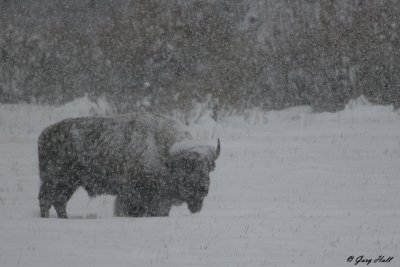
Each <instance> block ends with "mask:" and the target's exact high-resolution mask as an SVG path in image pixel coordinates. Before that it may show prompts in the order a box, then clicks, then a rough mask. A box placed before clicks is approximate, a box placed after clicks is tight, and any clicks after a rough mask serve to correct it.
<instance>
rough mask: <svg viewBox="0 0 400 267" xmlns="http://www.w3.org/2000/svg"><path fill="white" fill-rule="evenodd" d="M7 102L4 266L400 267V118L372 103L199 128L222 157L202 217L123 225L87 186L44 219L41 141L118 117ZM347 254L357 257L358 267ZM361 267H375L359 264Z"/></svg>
mask: <svg viewBox="0 0 400 267" xmlns="http://www.w3.org/2000/svg"><path fill="white" fill-rule="evenodd" d="M107 110H108V106H107V104H106V103H105V102H101V103H99V105H97V104H94V103H92V102H90V101H89V100H88V99H87V98H83V99H78V100H76V101H74V102H72V103H69V104H67V105H65V106H63V107H59V108H54V107H40V106H31V105H0V266H5V267H8V266H41V267H43V266H59V267H61V266H75V267H78V266H96V267H100V266H129V267H131V266H218V267H219V266H229V267H231V266H334V267H337V266H353V265H354V264H355V259H356V258H357V257H358V256H362V255H363V256H364V259H369V258H371V259H375V258H377V257H378V256H380V255H384V256H386V257H390V256H392V257H394V259H393V260H392V261H391V262H390V263H373V262H372V263H371V264H370V266H371V265H378V266H393V267H394V266H400V113H399V112H398V111H393V108H391V107H384V106H372V105H370V104H369V103H368V102H367V101H365V100H364V99H363V98H360V99H358V100H356V101H353V102H351V103H350V104H349V105H348V106H347V107H346V109H345V110H344V111H342V112H338V113H333V114H332V113H322V114H313V113H312V112H311V109H310V108H308V107H297V108H292V109H288V110H284V111H279V112H278V111H276V112H268V113H263V112H260V111H257V110H254V111H251V112H249V113H248V114H247V115H245V116H229V117H225V118H223V119H221V121H220V122H218V123H217V124H216V123H215V122H213V121H212V120H211V119H209V118H208V117H204V118H201V119H198V120H197V122H198V123H197V124H196V125H193V126H192V130H193V131H194V132H195V134H196V136H198V138H199V139H208V140H209V141H210V142H213V143H215V144H216V138H217V137H219V138H220V139H221V146H222V151H221V156H220V158H219V159H218V161H217V168H216V171H215V172H213V173H212V182H211V188H210V193H209V196H208V197H207V198H206V200H205V205H204V208H203V210H202V211H201V212H200V213H199V214H196V215H191V214H189V211H188V210H187V208H186V207H177V208H174V209H173V210H172V212H171V215H170V217H168V218H116V217H113V197H110V196H104V197H98V198H95V199H89V197H88V196H87V195H86V193H85V192H84V191H83V190H78V191H77V192H76V193H75V195H74V196H73V197H72V199H71V200H70V202H69V204H68V209H67V211H68V213H69V216H70V217H71V219H68V220H62V219H57V218H56V215H55V211H54V210H51V218H50V219H42V218H39V207H38V201H37V193H38V188H39V177H38V167H37V161H38V160H37V145H36V139H37V136H38V134H39V133H40V131H41V130H42V129H43V128H44V127H45V126H47V125H49V124H51V123H53V122H55V121H58V120H60V119H62V118H65V117H71V116H81V115H90V114H99V113H104V112H109V111H107ZM349 256H354V257H355V258H354V260H353V261H352V262H351V263H348V262H347V259H348V258H349ZM358 266H366V263H359V264H358Z"/></svg>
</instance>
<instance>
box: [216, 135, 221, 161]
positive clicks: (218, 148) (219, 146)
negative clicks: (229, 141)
mask: <svg viewBox="0 0 400 267" xmlns="http://www.w3.org/2000/svg"><path fill="white" fill-rule="evenodd" d="M215 153H216V157H215V160H216V159H217V158H218V156H219V154H220V153H221V144H220V142H219V138H218V145H217V149H216V150H215Z"/></svg>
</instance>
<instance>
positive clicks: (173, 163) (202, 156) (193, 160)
mask: <svg viewBox="0 0 400 267" xmlns="http://www.w3.org/2000/svg"><path fill="white" fill-rule="evenodd" d="M220 151H221V146H220V142H219V139H218V145H217V148H216V149H215V148H214V147H212V146H208V145H202V144H198V143H193V142H188V141H184V142H180V143H177V144H175V145H174V146H173V148H172V149H171V151H170V153H171V159H170V161H169V162H168V164H167V167H168V168H169V169H170V173H171V175H172V176H173V177H172V178H173V180H174V187H175V190H174V191H175V192H174V195H175V197H176V198H177V199H178V200H179V201H180V202H186V203H187V204H188V208H189V210H190V212H192V213H195V212H199V211H200V210H201V208H202V206H203V200H204V198H205V197H206V196H207V195H208V190H209V187H210V172H211V171H212V170H214V168H215V161H216V159H217V158H218V156H219V154H220Z"/></svg>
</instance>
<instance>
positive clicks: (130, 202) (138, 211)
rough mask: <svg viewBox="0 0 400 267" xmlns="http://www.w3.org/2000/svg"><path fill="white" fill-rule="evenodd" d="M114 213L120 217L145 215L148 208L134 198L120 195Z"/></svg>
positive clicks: (116, 199)
mask: <svg viewBox="0 0 400 267" xmlns="http://www.w3.org/2000/svg"><path fill="white" fill-rule="evenodd" d="M114 215H115V216H119V217H144V216H146V209H145V208H143V207H141V206H140V205H139V204H138V203H137V202H136V201H135V200H134V199H132V198H130V197H126V196H123V195H122V196H121V195H118V196H117V197H116V198H115V203H114Z"/></svg>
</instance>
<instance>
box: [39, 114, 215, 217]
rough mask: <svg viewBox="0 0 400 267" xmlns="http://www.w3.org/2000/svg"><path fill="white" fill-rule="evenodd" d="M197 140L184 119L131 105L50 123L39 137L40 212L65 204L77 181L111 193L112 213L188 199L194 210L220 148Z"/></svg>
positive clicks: (61, 211) (153, 210)
mask: <svg viewBox="0 0 400 267" xmlns="http://www.w3.org/2000/svg"><path fill="white" fill-rule="evenodd" d="M220 150H221V148H220V142H219V140H218V145H217V148H213V147H212V146H209V145H205V144H202V143H196V142H195V141H193V138H192V136H191V135H190V134H189V132H188V131H186V129H185V127H184V126H183V125H182V124H181V123H180V122H178V121H177V120H175V119H173V118H169V117H167V116H162V115H157V114H152V113H145V112H137V113H132V114H129V115H119V116H113V117H81V118H73V119H65V120H63V121H61V122H58V123H56V124H53V125H51V126H49V127H47V128H46V129H44V130H43V132H42V133H41V134H40V136H39V139H38V154H39V174H40V180H41V185H40V192H39V197H38V198H39V205H40V213H41V217H48V216H49V210H50V208H51V206H54V208H55V210H56V212H57V215H58V217H59V218H67V213H66V205H67V202H68V200H69V199H70V198H71V196H72V195H73V193H74V192H75V191H76V190H77V188H79V187H83V188H84V189H85V190H86V191H87V193H88V194H89V196H90V197H94V196H97V195H103V194H109V195H115V196H116V199H115V211H114V213H115V215H116V216H132V217H143V216H168V214H169V211H170V209H171V207H172V206H174V205H180V204H183V203H187V206H188V208H189V210H190V211H191V212H192V213H195V212H199V211H200V210H201V208H202V204H203V200H204V198H205V197H206V196H207V194H208V191H209V185H210V176H209V173H210V172H211V171H212V170H214V168H215V161H216V159H217V158H218V156H219V154H220Z"/></svg>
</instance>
